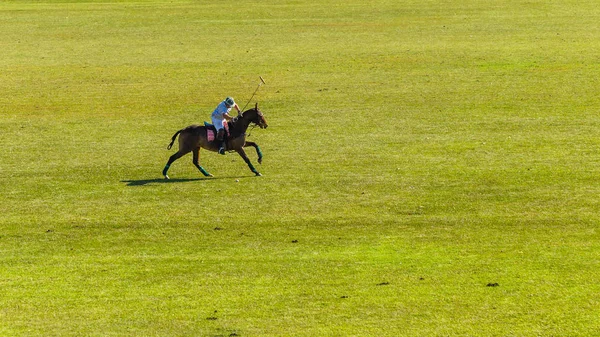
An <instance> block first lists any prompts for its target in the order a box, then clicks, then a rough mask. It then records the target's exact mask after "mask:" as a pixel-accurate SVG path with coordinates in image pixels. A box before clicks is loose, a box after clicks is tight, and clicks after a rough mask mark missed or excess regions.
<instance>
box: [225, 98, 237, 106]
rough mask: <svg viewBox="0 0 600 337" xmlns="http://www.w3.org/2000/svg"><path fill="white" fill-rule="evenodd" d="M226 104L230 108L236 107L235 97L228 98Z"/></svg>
mask: <svg viewBox="0 0 600 337" xmlns="http://www.w3.org/2000/svg"><path fill="white" fill-rule="evenodd" d="M224 102H225V104H227V105H228V106H234V105H235V101H234V100H233V97H227V98H225V101H224Z"/></svg>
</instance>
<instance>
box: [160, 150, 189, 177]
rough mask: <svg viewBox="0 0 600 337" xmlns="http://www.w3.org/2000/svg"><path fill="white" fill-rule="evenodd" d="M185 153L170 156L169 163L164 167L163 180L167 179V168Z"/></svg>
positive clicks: (179, 152)
mask: <svg viewBox="0 0 600 337" xmlns="http://www.w3.org/2000/svg"><path fill="white" fill-rule="evenodd" d="M184 154H185V153H184V152H181V151H177V152H176V153H175V154H174V155H172V156H171V157H170V158H169V161H168V162H167V165H165V168H164V169H163V172H162V174H163V176H164V177H165V179H169V176H168V175H167V171H169V167H171V164H173V162H174V161H176V160H177V159H179V158H181V157H182V156H183V155H184Z"/></svg>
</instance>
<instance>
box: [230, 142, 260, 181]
mask: <svg viewBox="0 0 600 337" xmlns="http://www.w3.org/2000/svg"><path fill="white" fill-rule="evenodd" d="M236 151H237V153H239V155H240V156H241V157H242V159H244V161H245V162H246V164H248V167H249V168H250V171H252V172H253V173H254V174H256V175H257V176H258V177H260V176H262V174H260V172H258V171H257V170H256V169H255V168H254V165H252V163H251V162H250V159H248V156H247V155H246V151H244V148H241V147H240V148H239V149H237V150H236Z"/></svg>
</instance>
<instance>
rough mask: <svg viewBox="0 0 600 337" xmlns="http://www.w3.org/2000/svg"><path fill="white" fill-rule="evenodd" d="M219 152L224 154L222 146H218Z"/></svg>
mask: <svg viewBox="0 0 600 337" xmlns="http://www.w3.org/2000/svg"><path fill="white" fill-rule="evenodd" d="M219 154H225V148H224V147H223V146H221V147H220V148H219Z"/></svg>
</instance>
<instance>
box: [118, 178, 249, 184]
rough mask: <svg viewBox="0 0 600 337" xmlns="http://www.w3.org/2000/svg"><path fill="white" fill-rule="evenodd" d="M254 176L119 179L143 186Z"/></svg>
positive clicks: (126, 182)
mask: <svg viewBox="0 0 600 337" xmlns="http://www.w3.org/2000/svg"><path fill="white" fill-rule="evenodd" d="M253 177H254V176H243V177H206V178H171V179H165V178H156V179H138V180H121V182H122V183H125V184H127V186H145V185H149V184H176V183H189V182H193V181H208V180H221V179H245V178H253Z"/></svg>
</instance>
